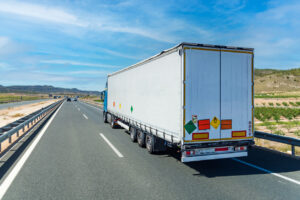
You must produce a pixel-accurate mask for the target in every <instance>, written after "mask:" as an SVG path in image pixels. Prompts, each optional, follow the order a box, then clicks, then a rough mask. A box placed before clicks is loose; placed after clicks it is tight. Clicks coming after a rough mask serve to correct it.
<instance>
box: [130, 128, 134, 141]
mask: <svg viewBox="0 0 300 200" xmlns="http://www.w3.org/2000/svg"><path fill="white" fill-rule="evenodd" d="M133 131H134V130H133V129H131V131H130V137H131V139H134V132H133Z"/></svg>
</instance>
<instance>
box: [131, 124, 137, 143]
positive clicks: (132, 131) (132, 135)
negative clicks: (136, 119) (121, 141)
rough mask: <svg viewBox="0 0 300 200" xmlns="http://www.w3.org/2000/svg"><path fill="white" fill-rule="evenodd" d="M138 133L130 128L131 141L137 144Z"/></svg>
mask: <svg viewBox="0 0 300 200" xmlns="http://www.w3.org/2000/svg"><path fill="white" fill-rule="evenodd" d="M136 132H137V130H136V128H134V127H130V139H131V141H132V142H136V138H137V136H136V135H137V134H136Z"/></svg>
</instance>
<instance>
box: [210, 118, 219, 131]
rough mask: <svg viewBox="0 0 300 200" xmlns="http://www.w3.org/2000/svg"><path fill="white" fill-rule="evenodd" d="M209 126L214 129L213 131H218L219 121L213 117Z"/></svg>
mask: <svg viewBox="0 0 300 200" xmlns="http://www.w3.org/2000/svg"><path fill="white" fill-rule="evenodd" d="M210 125H211V126H212V127H214V128H215V129H218V127H219V125H220V120H219V119H218V118H217V117H216V116H215V117H214V118H213V119H212V120H211V122H210Z"/></svg>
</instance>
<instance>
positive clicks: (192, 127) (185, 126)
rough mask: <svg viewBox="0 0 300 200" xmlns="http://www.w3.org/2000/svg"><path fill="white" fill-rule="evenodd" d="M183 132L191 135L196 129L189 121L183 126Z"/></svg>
mask: <svg viewBox="0 0 300 200" xmlns="http://www.w3.org/2000/svg"><path fill="white" fill-rule="evenodd" d="M184 128H185V130H186V131H187V132H188V133H189V134H191V133H192V132H193V131H194V130H195V129H196V128H197V127H196V126H195V124H194V123H193V121H192V120H191V121H189V122H188V123H186V124H185V125H184Z"/></svg>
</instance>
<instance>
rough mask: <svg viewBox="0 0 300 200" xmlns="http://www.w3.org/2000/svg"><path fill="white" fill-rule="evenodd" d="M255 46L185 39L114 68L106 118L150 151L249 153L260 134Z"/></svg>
mask: <svg viewBox="0 0 300 200" xmlns="http://www.w3.org/2000/svg"><path fill="white" fill-rule="evenodd" d="M253 61H254V49H253V48H242V47H232V46H220V45H206V44H195V43H181V44H179V45H177V46H175V47H173V48H171V49H168V50H165V51H162V52H161V53H159V54H157V55H155V56H153V57H150V58H148V59H146V60H143V61H141V62H139V63H136V64H134V65H132V66H129V67H127V68H125V69H122V70H120V71H117V72H115V73H112V74H109V75H108V77H107V82H106V89H105V91H104V94H105V95H104V108H103V119H104V122H107V123H110V125H111V127H112V128H115V127H116V126H121V127H123V128H125V129H126V130H128V131H129V132H130V138H131V140H132V141H133V142H136V141H137V142H138V145H139V146H141V147H146V148H147V150H148V152H149V153H155V152H159V151H165V150H166V147H167V146H173V147H179V148H180V149H181V161H182V162H191V161H200V160H212V159H222V158H233V157H243V156H247V155H248V148H249V147H250V146H251V145H253V144H254V139H253V131H254V130H253V123H254V121H253V112H254V103H253V92H254V89H253V88H254V81H253V80H254V71H253Z"/></svg>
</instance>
